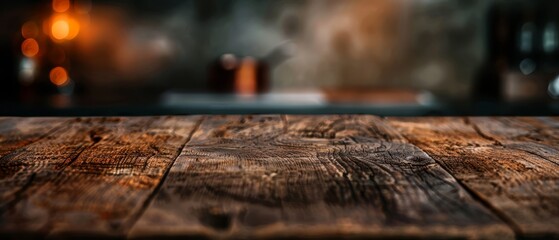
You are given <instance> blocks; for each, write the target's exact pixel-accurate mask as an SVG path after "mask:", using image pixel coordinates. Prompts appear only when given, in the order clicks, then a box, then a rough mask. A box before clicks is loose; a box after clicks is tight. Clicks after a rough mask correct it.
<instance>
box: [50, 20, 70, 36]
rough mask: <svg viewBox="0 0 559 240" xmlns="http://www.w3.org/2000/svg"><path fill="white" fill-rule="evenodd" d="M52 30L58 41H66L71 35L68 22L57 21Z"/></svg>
mask: <svg viewBox="0 0 559 240" xmlns="http://www.w3.org/2000/svg"><path fill="white" fill-rule="evenodd" d="M51 29H52V37H54V38H55V39H58V40H62V39H65V38H66V37H68V36H69V34H70V24H68V21H66V20H56V21H55V22H54V23H53V24H52V28H51Z"/></svg>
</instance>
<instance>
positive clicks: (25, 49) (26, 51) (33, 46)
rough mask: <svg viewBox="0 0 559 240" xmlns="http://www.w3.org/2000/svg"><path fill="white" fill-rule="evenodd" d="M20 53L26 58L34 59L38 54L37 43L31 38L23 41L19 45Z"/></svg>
mask: <svg viewBox="0 0 559 240" xmlns="http://www.w3.org/2000/svg"><path fill="white" fill-rule="evenodd" d="M21 53H23V55H24V56H26V57H34V56H36V55H37V54H38V53H39V43H37V41H36V40H35V39H33V38H28V39H25V41H23V42H22V43H21Z"/></svg>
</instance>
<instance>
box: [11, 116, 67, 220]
mask: <svg viewBox="0 0 559 240" xmlns="http://www.w3.org/2000/svg"><path fill="white" fill-rule="evenodd" d="M72 121H73V119H68V120H65V121H62V122H61V123H59V124H58V125H56V126H55V127H52V128H51V129H50V130H48V131H47V132H46V133H44V134H43V135H41V136H39V137H38V138H37V139H35V140H34V141H32V142H30V143H28V144H26V145H24V146H21V147H19V148H17V149H14V150H13V151H11V152H9V153H7V154H5V155H3V156H1V157H0V161H2V160H4V158H5V157H7V156H10V155H11V154H13V153H15V152H17V151H19V150H21V149H23V148H25V147H27V146H30V145H33V144H35V143H37V142H40V141H42V140H44V139H46V138H47V137H49V136H51V135H53V134H54V133H55V132H57V131H60V130H62V129H64V128H65V127H66V124H67V123H70V122H72ZM36 175H37V173H32V174H31V176H29V178H27V180H26V181H25V184H24V185H23V186H21V187H20V188H19V189H18V190H17V191H16V192H15V193H14V194H13V195H14V198H13V199H12V200H9V201H8V202H6V203H3V204H0V214H1V213H4V212H6V211H8V210H9V209H10V208H12V207H13V206H14V205H15V204H16V203H18V202H19V201H20V200H21V199H22V197H23V195H24V194H25V192H26V191H27V189H28V188H29V187H30V186H31V183H32V182H33V181H34V180H35V176H36Z"/></svg>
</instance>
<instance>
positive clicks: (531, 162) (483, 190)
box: [388, 118, 559, 238]
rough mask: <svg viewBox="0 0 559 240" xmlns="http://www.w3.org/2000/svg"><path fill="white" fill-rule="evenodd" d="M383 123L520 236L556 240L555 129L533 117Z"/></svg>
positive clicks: (557, 180)
mask: <svg viewBox="0 0 559 240" xmlns="http://www.w3.org/2000/svg"><path fill="white" fill-rule="evenodd" d="M388 123H389V124H390V125H392V126H394V127H395V128H396V129H398V130H399V131H400V132H401V133H402V134H403V135H405V137H406V138H407V139H409V141H410V142H411V143H413V144H415V145H416V146H419V147H420V148H421V149H423V150H424V151H426V152H427V153H428V154H429V155H430V156H431V157H433V158H434V159H435V160H436V161H438V162H439V163H440V164H441V165H443V166H444V167H445V169H447V170H448V171H449V172H450V173H451V174H453V175H454V176H455V177H456V178H457V179H458V180H459V181H460V182H462V183H463V184H464V185H465V186H467V187H468V188H469V189H470V190H471V191H472V192H473V193H475V194H476V195H477V196H478V197H479V198H480V199H482V200H483V201H485V202H486V203H487V204H488V205H490V206H491V207H492V208H493V209H494V210H495V211H496V212H498V214H500V215H501V216H502V218H503V219H505V220H506V221H508V222H509V223H510V224H511V225H512V226H513V227H515V228H516V231H517V232H518V233H519V235H520V236H522V237H555V238H557V237H559V228H558V227H557V226H559V165H557V153H558V152H557V149H556V147H557V146H558V145H557V143H558V142H557V137H556V136H557V135H556V133H557V131H558V125H555V126H552V125H549V124H546V123H545V122H544V121H540V120H538V119H535V118H398V119H390V120H388ZM550 133H551V134H550ZM540 140H541V141H540Z"/></svg>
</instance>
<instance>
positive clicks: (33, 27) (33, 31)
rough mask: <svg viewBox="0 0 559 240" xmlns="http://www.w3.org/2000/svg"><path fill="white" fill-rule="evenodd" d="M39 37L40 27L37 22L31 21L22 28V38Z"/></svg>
mask: <svg viewBox="0 0 559 240" xmlns="http://www.w3.org/2000/svg"><path fill="white" fill-rule="evenodd" d="M38 35H39V27H38V26H37V24H35V22H33V21H29V22H26V23H24V24H23V26H21V36H23V37H24V38H36V37H37V36H38Z"/></svg>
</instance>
